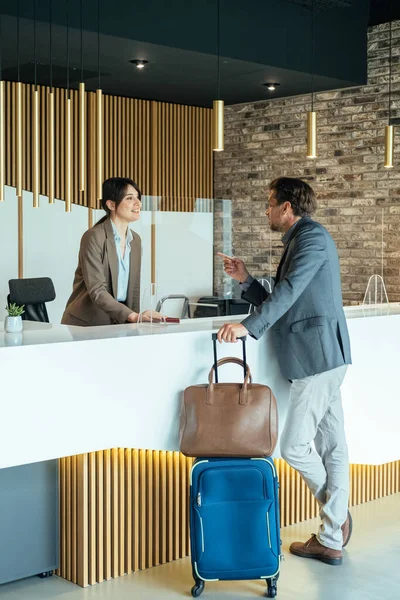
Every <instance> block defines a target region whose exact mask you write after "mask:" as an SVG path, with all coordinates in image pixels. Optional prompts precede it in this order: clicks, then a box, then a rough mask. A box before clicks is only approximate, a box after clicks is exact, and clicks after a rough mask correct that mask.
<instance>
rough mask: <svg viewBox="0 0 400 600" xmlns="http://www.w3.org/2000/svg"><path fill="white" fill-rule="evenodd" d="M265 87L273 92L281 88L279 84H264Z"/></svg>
mask: <svg viewBox="0 0 400 600" xmlns="http://www.w3.org/2000/svg"><path fill="white" fill-rule="evenodd" d="M263 85H265V86H267V88H268V89H269V90H270V91H271V92H273V91H274V90H276V88H277V87H278V86H279V83H272V82H270V83H263Z"/></svg>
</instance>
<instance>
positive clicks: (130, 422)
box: [0, 304, 400, 468]
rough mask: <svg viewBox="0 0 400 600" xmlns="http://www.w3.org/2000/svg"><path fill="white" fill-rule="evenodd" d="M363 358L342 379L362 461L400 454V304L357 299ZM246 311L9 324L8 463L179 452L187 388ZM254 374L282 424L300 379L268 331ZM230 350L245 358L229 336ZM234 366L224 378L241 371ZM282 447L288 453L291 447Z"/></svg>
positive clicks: (351, 322)
mask: <svg viewBox="0 0 400 600" xmlns="http://www.w3.org/2000/svg"><path fill="white" fill-rule="evenodd" d="M346 316H347V319H348V326H349V331H350V339H351V344H352V354H353V365H352V366H351V367H350V368H349V370H348V374H347V376H346V380H345V383H344V385H343V388H342V392H343V405H344V411H345V419H346V431H347V438H348V444H349V451H350V461H351V462H352V463H360V464H383V463H387V462H391V461H395V460H398V459H400V441H399V436H398V424H399V422H400V402H399V390H398V379H397V369H400V366H399V365H398V361H399V356H400V352H399V349H400V305H398V304H396V305H394V304H392V305H391V306H390V313H388V309H387V308H386V309H385V308H384V309H382V308H370V309H363V308H362V307H354V308H346ZM240 319H241V318H240V317H237V316H236V317H228V318H227V317H220V318H214V319H195V320H187V321H183V322H181V324H179V325H149V324H147V325H115V326H110V327H92V328H80V327H69V326H64V325H51V324H45V323H33V322H25V323H24V331H23V333H22V334H6V333H4V329H3V327H1V328H0V370H1V374H2V377H1V380H2V394H1V435H0V468H5V467H10V466H16V465H21V464H26V463H33V462H38V461H45V460H49V459H53V458H59V457H63V456H70V455H74V454H81V453H86V452H91V451H95V450H101V449H107V448H115V447H125V448H143V449H145V448H149V449H158V450H178V449H179V446H178V427H179V411H180V401H181V393H182V390H183V389H184V388H185V387H187V386H189V385H191V384H195V383H204V382H206V381H207V376H208V372H209V369H210V367H211V365H212V361H213V354H212V343H211V332H215V331H217V330H218V328H219V327H220V325H221V324H222V323H224V322H227V321H229V320H231V321H233V322H238V321H240ZM247 346H248V347H247V354H248V362H249V364H250V367H251V370H252V373H253V377H254V380H255V381H256V382H257V383H265V384H267V385H269V386H270V387H271V388H272V390H273V392H274V393H275V395H276V398H277V401H278V406H279V417H280V429H282V426H283V423H284V419H285V414H286V409H287V402H288V392H289V382H287V381H286V380H284V379H283V378H282V376H281V374H280V371H279V368H278V365H277V362H276V358H275V356H274V352H273V349H272V346H271V342H270V339H269V336H268V334H266V335H265V336H264V337H263V338H262V339H261V340H260V341H258V342H256V341H254V340H252V339H250V338H249V341H248V345H247ZM219 350H220V356H221V357H222V356H229V355H233V356H240V353H241V345H240V344H236V345H233V344H223V345H222V346H220V347H219ZM241 375H242V372H241V370H240V369H239V368H238V367H235V366H233V365H232V366H231V365H229V366H227V367H224V368H223V370H221V372H220V380H221V381H224V380H227V379H232V378H236V380H240V377H241ZM276 456H279V448H278V449H277V452H276Z"/></svg>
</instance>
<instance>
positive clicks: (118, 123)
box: [5, 82, 213, 211]
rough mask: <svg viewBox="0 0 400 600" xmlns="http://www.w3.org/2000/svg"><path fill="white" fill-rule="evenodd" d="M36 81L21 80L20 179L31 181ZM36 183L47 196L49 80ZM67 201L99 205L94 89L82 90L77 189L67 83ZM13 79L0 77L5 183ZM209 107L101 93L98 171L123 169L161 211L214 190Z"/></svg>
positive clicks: (12, 174) (10, 169)
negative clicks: (83, 157) (83, 152)
mask: <svg viewBox="0 0 400 600" xmlns="http://www.w3.org/2000/svg"><path fill="white" fill-rule="evenodd" d="M33 91H34V88H33V86H32V85H29V84H22V147H23V153H22V185H23V189H24V190H28V191H32V187H33V169H32V157H33V146H32V144H33V139H32V123H33V121H32V110H33ZM38 91H39V98H40V118H39V148H40V168H39V188H40V193H41V194H42V195H45V196H49V169H48V165H49V119H48V114H49V113H48V111H49V106H48V105H49V102H48V98H49V96H48V94H49V91H50V90H49V88H48V87H40V86H39V87H38ZM70 97H71V121H72V139H71V147H72V160H71V171H72V172H71V186H72V201H73V203H75V204H80V205H83V206H88V207H90V208H98V207H99V206H98V204H99V203H98V201H97V194H96V172H97V168H96V149H97V138H96V135H97V133H96V130H97V126H96V110H97V108H96V94H95V93H93V92H87V93H86V109H85V114H86V139H87V144H86V148H87V161H86V182H87V184H86V186H85V188H86V189H85V191H83V192H82V191H81V192H80V191H79V160H80V150H79V92H78V91H77V90H71V92H70ZM16 100H17V84H16V83H14V82H6V83H5V112H6V121H5V122H6V128H5V144H6V149H7V156H6V165H5V179H6V185H11V186H14V187H15V185H16V178H17V153H16V149H17V108H16V107H17V103H16ZM211 116H212V113H211V110H210V109H206V108H195V107H189V106H181V105H177V104H166V103H161V102H150V101H147V100H136V99H132V98H121V97H116V96H103V132H104V148H103V149H104V152H103V174H104V179H106V178H108V177H112V176H128V177H131V178H132V179H134V180H135V181H137V183H138V184H139V186H140V187H141V189H142V192H143V194H144V195H152V196H161V197H162V199H163V200H162V202H161V205H160V208H161V210H185V211H188V210H193V206H194V201H195V199H196V198H212V196H213V173H212V171H213V153H212V149H211ZM65 117H66V113H65V90H64V89H61V88H55V89H54V119H55V136H54V140H55V149H54V151H55V195H56V197H57V198H60V199H65V197H66V192H67V177H66V175H67V173H66V169H65V143H66V125H65V123H66V118H65Z"/></svg>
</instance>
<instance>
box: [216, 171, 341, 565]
mask: <svg viewBox="0 0 400 600" xmlns="http://www.w3.org/2000/svg"><path fill="white" fill-rule="evenodd" d="M315 209H316V199H315V194H314V191H313V189H312V188H311V187H310V186H309V185H308V184H307V183H305V182H304V181H302V180H300V179H293V178H289V177H279V178H278V179H275V180H274V181H272V182H271V184H270V190H269V198H268V205H267V210H266V216H267V217H268V220H269V225H270V228H271V229H272V231H279V232H280V233H282V234H283V237H282V242H283V245H284V248H283V254H282V258H281V261H280V263H279V267H278V270H277V273H276V277H275V284H274V288H273V290H272V293H270V294H268V293H267V292H266V290H265V289H264V287H263V286H262V285H261V284H260V283H259V282H258V281H257V280H255V279H253V277H252V276H251V275H250V274H249V272H248V271H247V269H246V266H245V264H244V262H243V261H242V260H241V259H239V258H234V257H228V256H226V255H222V254H221V255H220V256H221V257H222V258H223V260H224V269H225V272H226V273H227V274H228V275H230V276H231V277H232V278H234V279H236V280H238V281H239V282H240V284H241V288H242V297H243V298H245V299H246V300H248V301H249V302H251V303H252V304H253V305H254V306H255V307H256V309H255V311H254V312H253V313H252V314H251V315H249V316H248V317H246V319H244V321H243V322H242V323H230V324H226V325H224V326H223V327H222V328H221V329H220V330H219V332H218V339H219V341H220V342H221V341H225V342H236V340H237V338H238V337H241V336H244V335H251V336H252V337H253V338H255V339H257V340H258V339H259V338H260V337H261V336H262V335H263V334H264V333H265V332H266V331H267V330H270V335H271V338H272V342H273V345H274V349H275V352H276V355H277V359H278V363H279V366H280V369H281V372H282V375H283V376H284V377H285V378H287V379H288V380H289V381H290V382H291V387H290V397H289V407H288V413H287V417H286V422H285V426H284V429H283V432H282V436H281V443H280V446H281V454H282V457H283V458H284V459H285V460H286V462H287V463H288V464H289V465H291V466H292V467H293V468H294V469H296V470H297V471H298V472H299V473H300V475H301V476H302V478H303V479H304V481H305V482H306V484H307V486H308V487H309V489H310V490H311V492H312V493H313V495H314V496H315V498H316V499H317V501H318V504H319V506H320V517H321V525H320V527H319V530H318V533H317V534H316V535H314V534H313V535H312V536H311V538H310V539H309V540H308V541H307V542H305V543H304V542H293V543H292V544H291V546H290V551H291V552H292V553H293V554H296V555H297V556H300V557H303V558H314V559H318V560H320V561H322V562H324V563H327V564H328V565H340V564H342V559H343V555H342V548H343V547H344V546H346V544H347V543H348V542H349V539H350V536H351V532H352V519H351V515H350V513H349V512H348V496H349V462H348V452H347V443H346V437H345V431H344V422H343V410H342V400H341V395H340V386H341V384H342V382H343V379H344V377H345V374H346V370H347V366H348V365H349V364H350V363H351V355H350V342H349V335H348V331H347V325H346V319H345V316H344V312H343V304H342V292H341V281H340V267H339V259H338V254H337V250H336V247H335V243H334V242H333V240H332V238H331V236H330V235H329V233H328V231H327V230H326V229H325V228H324V227H323V226H322V225H320V224H319V223H317V222H316V221H314V220H313V219H312V218H311V215H312V214H313V212H314V211H315ZM313 443H314V446H313Z"/></svg>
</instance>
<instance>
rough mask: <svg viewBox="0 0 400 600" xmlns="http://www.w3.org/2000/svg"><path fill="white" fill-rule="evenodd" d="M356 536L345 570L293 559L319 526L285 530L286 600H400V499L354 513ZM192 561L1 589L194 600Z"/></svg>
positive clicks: (213, 595) (243, 590)
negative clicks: (294, 544) (84, 583)
mask: <svg viewBox="0 0 400 600" xmlns="http://www.w3.org/2000/svg"><path fill="white" fill-rule="evenodd" d="M352 514H353V519H354V533H353V537H352V539H351V542H350V544H349V545H348V547H347V549H346V550H345V551H344V554H345V556H344V561H343V565H342V566H341V567H330V566H328V565H324V564H322V563H319V562H318V561H313V560H305V559H301V558H298V557H296V556H292V555H290V554H289V552H288V547H289V544H290V542H291V541H293V540H305V539H307V538H308V537H309V534H310V533H312V532H313V531H315V529H316V525H317V521H316V520H313V521H308V522H306V523H302V524H300V525H293V526H292V527H287V528H285V529H283V530H282V541H283V551H284V554H285V562H284V563H283V564H282V570H281V576H280V579H279V585H278V598H279V599H281V600H288V599H289V598H290V599H292V600H399V599H400V494H396V495H394V496H390V497H388V498H383V499H381V500H376V501H375V502H369V503H368V504H364V505H361V506H357V507H355V508H353V510H352ZM191 586H192V579H191V568H190V560H189V559H184V560H180V561H176V562H174V563H169V564H167V565H163V566H161V567H156V568H154V569H149V570H147V571H142V572H140V573H135V574H133V575H127V576H125V577H122V578H120V579H116V580H113V581H107V582H105V583H102V584H97V585H95V586H93V587H89V588H86V589H82V588H79V587H78V586H75V585H73V584H71V583H68V582H66V581H64V580H62V579H59V578H58V577H52V578H51V579H48V580H41V579H38V578H32V579H26V580H24V581H19V582H15V583H12V584H7V585H4V586H0V600H50V599H55V600H104V599H106V598H107V599H110V600H111V599H112V600H136V599H137V600H155V599H159V600H178V599H179V598H185V597H186V598H189V597H190V588H191ZM264 592H265V586H264V585H263V583H262V582H260V581H245V582H229V583H228V582H215V583H208V584H207V586H206V589H205V591H204V593H203V595H202V596H201V598H202V599H204V600H234V599H236V598H237V599H238V600H243V598H246V600H251V598H257V597H258V598H260V597H262V596H263V594H264Z"/></svg>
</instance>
